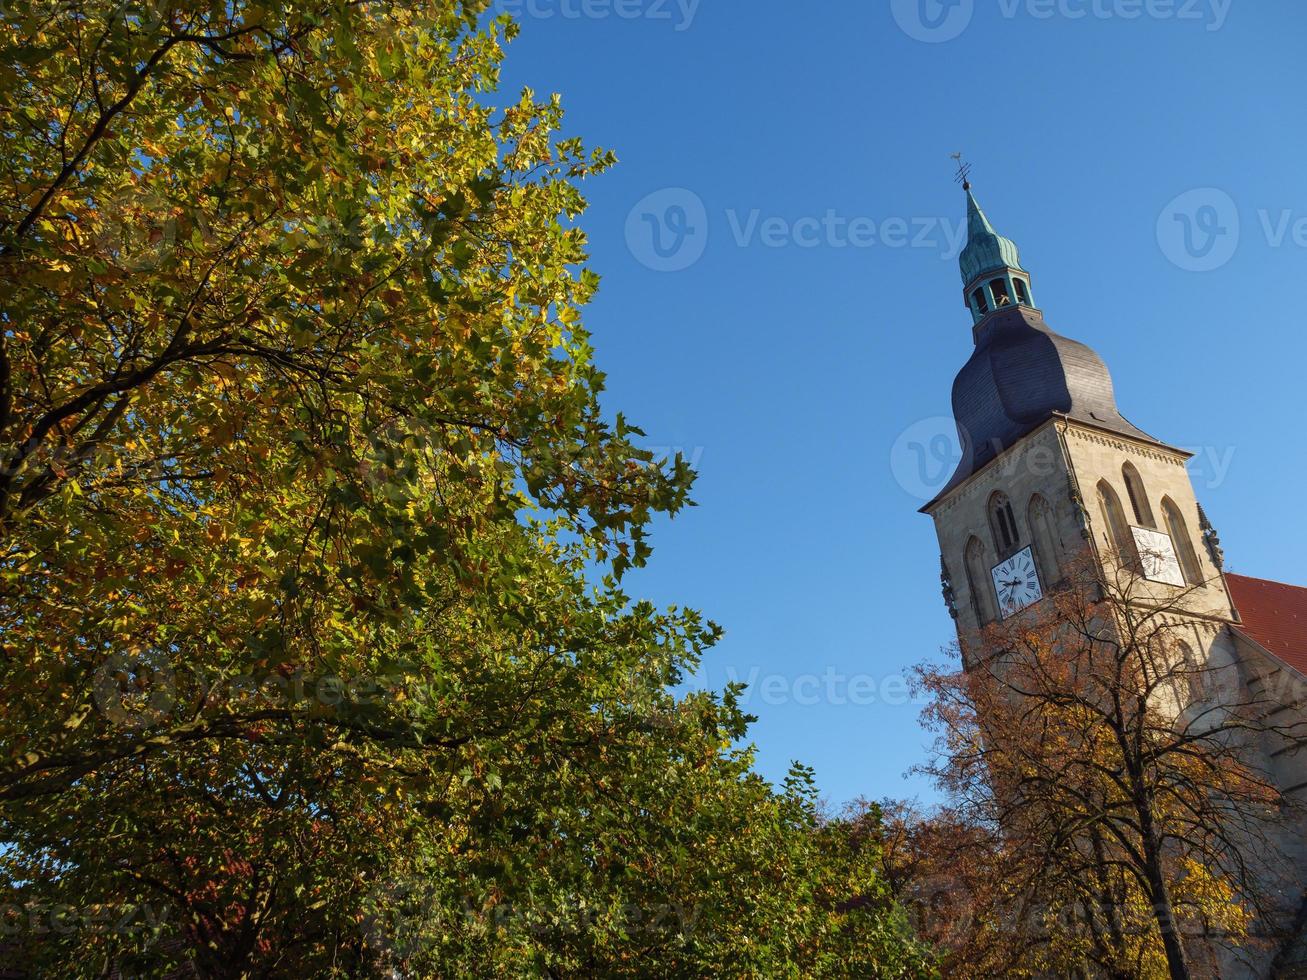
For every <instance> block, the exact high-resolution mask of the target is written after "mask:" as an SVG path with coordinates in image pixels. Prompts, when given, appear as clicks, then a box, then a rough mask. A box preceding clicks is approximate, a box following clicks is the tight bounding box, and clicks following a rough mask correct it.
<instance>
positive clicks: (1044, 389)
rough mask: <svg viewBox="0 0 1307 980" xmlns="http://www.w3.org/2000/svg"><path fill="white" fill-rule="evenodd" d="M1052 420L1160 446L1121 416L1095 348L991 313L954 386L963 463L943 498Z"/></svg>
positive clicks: (1015, 313) (1026, 320)
mask: <svg viewBox="0 0 1307 980" xmlns="http://www.w3.org/2000/svg"><path fill="white" fill-rule="evenodd" d="M1054 416H1065V417H1067V418H1071V419H1076V420H1079V421H1082V422H1085V423H1087V424H1089V425H1092V426H1095V427H1096V428H1100V429H1108V430H1110V431H1112V432H1117V433H1119V434H1121V435H1123V436H1128V437H1130V438H1133V439H1142V440H1146V441H1148V442H1152V443H1157V440H1156V439H1154V438H1153V437H1152V436H1150V435H1148V433H1146V432H1144V431H1143V430H1141V429H1138V428H1136V427H1135V426H1134V425H1132V424H1131V423H1130V422H1128V421H1127V420H1126V419H1125V418H1124V417H1123V416H1122V415H1121V413H1120V411H1119V410H1118V409H1117V407H1116V394H1115V392H1114V390H1113V387H1112V376H1111V374H1110V373H1109V372H1108V369H1107V365H1106V364H1105V363H1103V359H1102V358H1101V357H1099V356H1098V354H1096V353H1095V352H1094V351H1093V350H1092V349H1091V348H1089V347H1087V346H1086V345H1084V344H1082V343H1080V342H1078V341H1075V340H1070V339H1069V338H1067V337H1063V336H1062V335H1061V334H1058V333H1054V332H1053V329H1052V328H1051V327H1049V325H1048V324H1047V323H1045V322H1044V318H1043V316H1042V315H1041V314H1040V312H1039V311H1038V310H1034V309H1030V308H1029V307H1011V308H1009V309H1006V310H1000V311H999V312H997V313H994V314H991V315H990V316H989V317H988V318H986V319H985V320H984V321H983V322H982V323H981V325H980V327H979V329H978V332H977V335H976V349H975V352H974V353H973V354H972V355H971V359H970V360H968V361H967V363H966V364H965V365H963V367H962V370H961V371H959V372H958V376H957V378H956V380H954V382H953V418H954V419H955V420H956V421H957V426H958V438H959V442H960V444H961V446H962V459H961V461H960V462H959V463H958V468H957V471H956V472H955V473H954V474H953V477H952V479H950V480H949V482H948V484H947V485H946V486H945V487H944V489H943V490H942V491H941V492H940V494H939V496H940V497H942V496H944V495H945V494H947V493H949V492H950V491H951V490H953V488H954V487H956V486H958V485H959V484H960V483H962V482H963V481H964V480H966V479H967V478H968V477H970V476H971V475H972V474H974V473H976V472H978V471H979V470H980V469H981V468H983V467H984V466H985V465H986V464H988V463H989V462H991V461H992V460H993V459H994V458H995V457H997V456H998V455H999V454H1000V453H1002V452H1003V451H1004V450H1006V449H1008V448H1010V447H1011V446H1013V445H1014V444H1015V443H1016V442H1018V441H1019V440H1020V439H1021V438H1022V437H1024V436H1026V435H1029V434H1030V433H1031V432H1033V431H1034V430H1035V429H1037V428H1039V426H1041V425H1043V424H1044V423H1045V422H1047V421H1048V420H1049V419H1050V418H1053V417H1054ZM935 499H936V500H938V499H939V497H936V498H935ZM933 503H934V501H932V502H931V504H933ZM931 504H927V505H926V507H927V508H929V507H930V506H931ZM923 509H924V508H923Z"/></svg>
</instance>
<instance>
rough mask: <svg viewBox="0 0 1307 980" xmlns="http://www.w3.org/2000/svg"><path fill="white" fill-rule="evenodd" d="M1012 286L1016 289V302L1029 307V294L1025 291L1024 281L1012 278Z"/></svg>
mask: <svg viewBox="0 0 1307 980" xmlns="http://www.w3.org/2000/svg"><path fill="white" fill-rule="evenodd" d="M1012 285H1014V286H1016V287H1017V302H1018V303H1020V304H1021V305H1022V306H1029V305H1030V293H1029V292H1028V291H1027V290H1026V281H1025V280H1024V279H1018V278H1016V277H1015V276H1014V277H1013V278H1012Z"/></svg>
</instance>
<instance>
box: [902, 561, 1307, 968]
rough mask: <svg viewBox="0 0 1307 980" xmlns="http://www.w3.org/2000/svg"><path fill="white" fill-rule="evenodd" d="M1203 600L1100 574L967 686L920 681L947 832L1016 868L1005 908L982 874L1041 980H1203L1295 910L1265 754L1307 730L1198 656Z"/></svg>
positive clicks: (1013, 631)
mask: <svg viewBox="0 0 1307 980" xmlns="http://www.w3.org/2000/svg"><path fill="white" fill-rule="evenodd" d="M1196 592H1197V589H1193V588H1191V589H1184V590H1171V591H1170V594H1168V595H1166V596H1159V595H1158V590H1157V589H1156V588H1154V587H1152V586H1151V585H1150V584H1149V583H1148V582H1146V581H1145V580H1144V578H1143V576H1142V574H1141V572H1140V571H1139V569H1138V567H1137V565H1133V564H1128V563H1119V562H1116V561H1114V560H1110V561H1109V562H1108V564H1107V566H1106V570H1105V571H1104V569H1103V566H1100V565H1099V564H1098V563H1096V562H1089V561H1086V562H1083V563H1082V564H1081V565H1080V567H1079V569H1078V571H1077V573H1076V574H1075V575H1074V576H1073V577H1072V584H1071V586H1070V587H1068V588H1066V589H1064V590H1062V591H1059V592H1057V593H1055V594H1054V595H1052V596H1050V597H1049V599H1048V600H1047V601H1046V602H1045V603H1042V604H1041V606H1040V607H1036V608H1035V609H1032V610H1030V611H1028V612H1027V613H1025V614H1022V615H1020V616H1017V617H1013V618H1010V619H1008V620H1006V621H1005V622H1003V623H999V624H995V625H993V626H991V627H988V628H987V629H986V631H985V635H984V636H983V637H982V638H979V640H978V642H976V643H975V644H972V645H970V646H969V647H968V650H967V653H966V663H967V669H966V670H965V671H963V672H958V671H956V670H955V669H949V668H947V667H945V668H927V669H924V670H923V671H922V673H921V682H922V684H923V686H924V688H925V690H926V691H928V692H929V694H930V695H931V697H932V703H931V706H930V707H929V708H928V711H927V718H928V721H929V722H930V723H931V724H932V725H933V726H934V727H935V728H936V729H937V730H938V731H939V733H940V742H939V745H938V752H937V756H936V759H935V761H934V762H933V763H932V764H931V765H930V766H929V767H927V771H928V772H930V773H932V774H933V775H934V776H935V777H936V778H937V779H938V780H939V781H940V784H941V786H942V787H944V788H945V789H946V791H947V792H948V793H949V798H950V801H951V802H950V807H949V809H948V811H946V813H945V815H944V816H943V823H944V824H946V825H954V826H955V828H960V831H958V830H956V829H955V832H954V835H953V836H954V837H955V838H958V837H960V838H961V841H962V843H963V844H964V845H965V847H964V849H970V850H972V851H974V850H975V849H976V848H980V849H981V850H982V851H984V852H986V853H985V856H984V860H983V861H982V862H981V867H984V866H985V865H988V866H989V867H990V868H992V867H994V866H1000V867H1002V869H1003V872H1002V873H1003V875H1004V877H1005V878H1006V880H1007V881H1008V885H1009V887H1008V888H1007V890H1006V892H1005V895H1004V899H1003V901H1002V902H1001V903H1000V902H996V900H995V898H994V897H993V895H992V887H990V886H992V882H990V883H989V885H987V884H986V883H985V880H984V879H985V876H984V875H983V874H982V875H981V885H980V887H979V891H980V892H981V893H982V894H983V895H985V897H984V898H983V901H984V902H985V903H986V904H988V906H989V907H988V910H987V911H988V912H989V913H990V919H993V918H997V919H1000V920H1003V919H1006V920H1008V924H1007V928H1008V929H1009V930H1010V931H1015V932H1016V933H1017V934H1018V935H1019V938H1020V941H1019V942H1018V944H1017V950H1018V952H1019V953H1020V954H1021V955H1020V957H1019V959H1021V960H1022V961H1023V962H1024V963H1025V964H1026V965H1027V968H1028V969H1029V968H1030V966H1031V964H1034V965H1036V966H1043V965H1046V964H1047V963H1049V962H1050V961H1052V962H1056V963H1058V964H1060V967H1059V968H1060V969H1061V970H1063V971H1065V972H1072V970H1073V969H1080V970H1087V971H1093V972H1094V973H1095V975H1104V976H1119V977H1126V976H1169V977H1172V978H1177V980H1178V978H1188V977H1191V976H1194V975H1195V972H1196V970H1198V969H1200V968H1203V967H1202V964H1203V961H1205V960H1210V959H1211V958H1212V957H1213V956H1214V955H1215V953H1216V950H1217V949H1218V948H1219V947H1221V946H1223V945H1225V946H1238V945H1240V944H1242V943H1245V942H1248V941H1251V940H1250V926H1251V925H1252V923H1253V922H1254V921H1256V920H1259V919H1260V920H1261V922H1262V923H1263V925H1265V926H1271V925H1274V924H1275V923H1276V921H1277V918H1278V917H1279V916H1280V913H1281V912H1282V909H1281V908H1280V905H1281V904H1282V898H1283V896H1280V895H1277V894H1276V888H1277V880H1278V879H1277V871H1278V867H1277V853H1278V852H1277V848H1276V840H1277V830H1278V829H1280V828H1282V827H1283V826H1285V825H1286V824H1287V825H1290V826H1291V825H1292V821H1293V820H1294V816H1293V814H1292V813H1291V811H1290V808H1289V801H1288V800H1287V799H1286V798H1284V797H1283V796H1282V795H1281V794H1280V792H1279V790H1278V789H1277V787H1276V785H1275V783H1274V781H1273V779H1272V777H1271V775H1270V773H1269V771H1268V770H1267V767H1266V762H1265V756H1264V754H1263V753H1264V750H1265V749H1266V748H1267V747H1268V746H1269V745H1271V744H1274V745H1281V744H1287V743H1292V742H1301V740H1302V739H1303V738H1304V736H1307V728H1305V727H1304V725H1303V723H1302V722H1301V721H1299V720H1295V719H1296V716H1294V715H1289V716H1283V715H1277V714H1276V709H1277V708H1279V707H1281V705H1280V704H1279V703H1278V702H1277V700H1276V698H1275V696H1274V692H1273V691H1270V692H1268V691H1264V690H1261V689H1259V688H1257V687H1256V686H1255V685H1251V686H1250V685H1248V684H1245V683H1244V681H1243V679H1241V678H1240V677H1239V674H1238V671H1237V667H1236V666H1234V665H1232V664H1216V663H1211V664H1209V663H1200V662H1198V661H1197V660H1196V659H1195V658H1194V657H1193V656H1192V654H1191V653H1190V651H1189V649H1188V647H1186V646H1185V645H1184V644H1183V642H1182V639H1181V636H1182V634H1183V632H1184V630H1185V624H1186V623H1188V622H1192V617H1191V615H1190V613H1189V610H1191V609H1193V608H1194V606H1195V603H1194V600H1195V594H1196ZM922 833H925V834H932V833H936V834H937V833H938V831H937V830H936V828H934V827H929V826H928V828H927V829H926V830H925V831H924V832H923V831H918V835H921V834H922ZM932 846H933V845H931V844H929V842H928V843H927V848H926V849H927V850H928V851H929V850H930V849H931V847H932ZM974 866H976V862H975V861H972V862H968V863H965V864H963V865H962V867H964V868H972V867H974ZM1032 910H1034V912H1035V913H1036V916H1035V917H1034V918H1033V919H1032V917H1031V911H1032ZM981 922H982V924H983V925H984V926H985V928H993V923H992V921H988V920H986V919H985V917H983V916H982V918H981ZM963 948H965V943H964V944H963ZM1035 972H1037V971H1035Z"/></svg>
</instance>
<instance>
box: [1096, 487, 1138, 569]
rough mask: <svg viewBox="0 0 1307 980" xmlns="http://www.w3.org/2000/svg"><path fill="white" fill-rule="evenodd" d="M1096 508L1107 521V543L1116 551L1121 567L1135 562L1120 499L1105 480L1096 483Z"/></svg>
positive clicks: (1133, 541) (1131, 541)
mask: <svg viewBox="0 0 1307 980" xmlns="http://www.w3.org/2000/svg"><path fill="white" fill-rule="evenodd" d="M1098 506H1099V509H1100V510H1102V512H1103V517H1104V519H1106V521H1107V529H1108V531H1109V532H1110V535H1111V536H1110V538H1109V539H1108V541H1109V543H1110V544H1111V545H1112V547H1113V548H1114V549H1115V550H1116V553H1117V557H1118V558H1119V560H1120V561H1121V563H1122V564H1123V565H1128V564H1132V563H1133V562H1134V560H1135V539H1134V537H1133V535H1131V533H1130V525H1129V524H1127V523H1126V519H1125V511H1124V510H1122V509H1121V498H1120V497H1118V496H1117V495H1116V491H1115V490H1113V489H1112V484H1110V483H1108V482H1107V481H1106V480H1099V481H1098Z"/></svg>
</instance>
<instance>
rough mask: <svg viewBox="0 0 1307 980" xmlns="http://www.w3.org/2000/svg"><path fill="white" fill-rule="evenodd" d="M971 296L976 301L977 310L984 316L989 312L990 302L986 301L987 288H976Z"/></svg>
mask: <svg viewBox="0 0 1307 980" xmlns="http://www.w3.org/2000/svg"><path fill="white" fill-rule="evenodd" d="M971 298H972V299H973V300H975V301H976V312H977V313H979V314H981V315H982V316H983V315H984V314H986V313H988V312H989V303H987V302H986V301H985V290H984V289H982V288H976V289H974V290H972V293H971Z"/></svg>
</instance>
